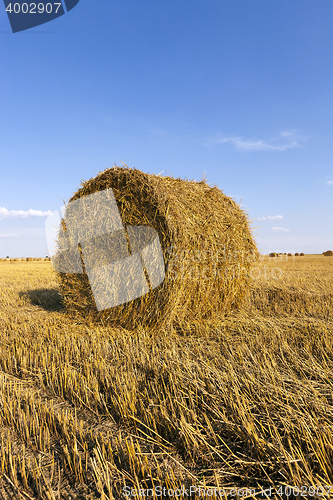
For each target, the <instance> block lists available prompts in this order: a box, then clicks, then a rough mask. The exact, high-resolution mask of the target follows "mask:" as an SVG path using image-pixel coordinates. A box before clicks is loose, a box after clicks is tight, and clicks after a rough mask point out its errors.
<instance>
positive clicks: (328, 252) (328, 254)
mask: <svg viewBox="0 0 333 500" xmlns="http://www.w3.org/2000/svg"><path fill="white" fill-rule="evenodd" d="M323 254H324V255H325V257H331V256H332V255H333V251H332V250H327V251H326V252H323Z"/></svg>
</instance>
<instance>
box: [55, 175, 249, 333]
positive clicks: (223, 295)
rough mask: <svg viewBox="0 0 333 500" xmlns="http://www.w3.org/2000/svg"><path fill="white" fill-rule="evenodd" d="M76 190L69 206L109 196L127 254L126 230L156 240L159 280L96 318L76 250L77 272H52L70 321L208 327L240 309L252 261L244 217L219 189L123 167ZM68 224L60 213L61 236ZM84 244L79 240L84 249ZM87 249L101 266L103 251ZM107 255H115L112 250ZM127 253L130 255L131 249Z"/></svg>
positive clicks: (102, 248) (98, 246)
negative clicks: (149, 233) (144, 230)
mask: <svg viewBox="0 0 333 500" xmlns="http://www.w3.org/2000/svg"><path fill="white" fill-rule="evenodd" d="M81 186H82V187H81V188H80V189H79V190H78V191H77V192H76V193H75V194H74V195H73V196H72V198H71V199H70V200H69V201H70V202H74V201H76V200H80V199H82V198H83V197H85V196H88V195H91V194H94V193H97V192H102V191H105V190H108V189H112V192H113V195H114V198H115V201H116V204H117V208H118V210H119V214H120V217H121V219H120V220H121V222H122V224H123V226H124V227H125V228H126V229H127V235H126V237H127V244H126V247H127V246H129V248H130V250H131V245H129V235H130V234H129V230H130V228H133V227H135V226H141V227H142V226H143V227H148V228H153V229H154V230H155V231H156V232H157V233H158V236H159V241H160V245H161V249H162V254H163V259H164V266H163V267H165V277H164V280H163V281H162V282H161V283H160V284H159V285H158V286H157V287H156V288H154V287H152V286H149V290H150V291H149V293H145V294H144V295H142V296H140V297H138V298H135V299H134V300H131V301H130V302H126V303H123V304H120V305H116V306H114V307H112V308H109V309H104V310H98V308H97V306H96V303H95V300H94V295H93V293H92V290H91V287H90V282H89V279H88V275H87V272H86V269H85V262H84V260H83V253H82V248H81V246H80V245H79V246H80V255H81V262H82V267H83V271H84V272H83V273H79V272H76V273H73V272H57V275H58V277H59V280H60V288H61V292H62V295H63V299H64V303H65V305H66V308H67V311H68V312H69V313H70V314H73V315H74V316H79V315H83V316H84V317H85V318H94V319H100V320H103V322H109V323H112V324H118V325H120V326H123V327H125V328H130V327H134V326H135V325H137V324H138V323H141V324H144V325H159V326H161V325H163V326H165V325H167V324H178V325H179V324H181V323H184V322H196V321H201V320H204V319H210V318H211V319H213V318H217V317H220V316H221V317H222V316H223V315H225V314H226V313H227V312H229V311H230V310H234V309H238V308H239V307H240V305H241V303H242V299H243V298H244V296H245V294H246V292H247V291H248V288H249V285H250V275H249V271H250V268H251V265H252V263H253V262H254V261H256V260H257V259H258V257H259V253H258V250H257V247H256V245H255V242H254V240H253V236H252V231H251V229H250V226H249V221H248V218H247V214H246V213H245V212H244V211H243V210H242V209H241V208H240V207H239V205H238V204H237V203H236V202H235V201H233V200H232V199H231V198H229V197H228V196H226V195H225V194H224V193H223V192H222V191H221V190H220V189H218V188H217V187H216V186H210V185H208V184H207V182H206V181H205V180H202V181H200V182H196V181H190V180H187V179H180V178H173V177H171V176H168V177H167V176H165V177H164V176H158V175H155V174H152V175H151V174H146V173H144V172H141V171H140V170H137V169H130V168H128V167H127V166H125V167H117V166H115V167H113V168H111V169H107V170H105V171H104V172H102V173H100V174H99V175H97V176H96V177H94V178H92V179H90V180H88V181H86V182H84V181H83V182H82V183H81ZM91 212H94V210H93V209H91ZM105 213H107V210H106V212H105ZM89 214H90V211H89ZM95 216H96V215H95ZM86 217H89V215H87V214H86ZM106 217H107V216H106ZM94 220H95V219H94V218H93V217H92V218H91V221H90V222H89V224H88V225H85V228H86V229H87V228H88V231H89V228H90V227H91V228H92V227H93V226H94ZM68 221H69V223H70V215H68V216H67V211H66V214H65V217H64V219H63V222H62V223H63V233H64V234H66V232H67V229H66V224H67V225H68ZM112 222H114V221H112ZM134 232H135V231H134ZM88 236H89V235H88ZM88 236H87V233H85V241H87V238H88ZM132 236H133V234H132ZM60 240H61V238H60V237H59V238H58V245H59V247H58V248H61V244H62V243H61V241H60ZM94 242H95V246H94V247H93V250H94V258H96V261H98V260H100V262H101V263H102V264H103V262H104V263H105V258H107V257H105V255H106V254H107V251H106V249H105V248H106V247H105V245H104V246H103V242H102V240H101V239H100V240H98V238H95V239H94ZM118 246H119V245H118ZM112 248H113V251H115V248H116V246H115V245H113V247H112ZM117 248H118V247H117ZM137 248H139V246H138V247H137ZM98 249H99V250H100V251H101V253H100V254H98V251H97V250H98ZM117 251H119V248H118V249H117ZM132 251H133V253H136V252H135V249H133V247H132ZM120 254H121V252H120V253H118V254H117V255H118V256H120ZM101 255H102V257H101ZM52 261H53V263H54V262H55V260H54V258H52ZM143 262H144V261H143ZM162 265H163V263H162ZM145 274H146V277H147V275H148V274H149V273H146V272H145ZM150 277H151V275H150V274H149V278H150ZM150 285H151V284H150ZM100 293H101V294H103V290H100Z"/></svg>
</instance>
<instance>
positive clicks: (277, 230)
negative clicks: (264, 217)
mask: <svg viewBox="0 0 333 500" xmlns="http://www.w3.org/2000/svg"><path fill="white" fill-rule="evenodd" d="M272 231H274V232H275V233H280V232H281V233H284V232H287V231H290V229H286V228H285V227H272Z"/></svg>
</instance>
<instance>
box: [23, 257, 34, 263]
mask: <svg viewBox="0 0 333 500" xmlns="http://www.w3.org/2000/svg"><path fill="white" fill-rule="evenodd" d="M25 260H26V261H27V262H31V261H32V260H33V258H32V257H27V258H26V259H25Z"/></svg>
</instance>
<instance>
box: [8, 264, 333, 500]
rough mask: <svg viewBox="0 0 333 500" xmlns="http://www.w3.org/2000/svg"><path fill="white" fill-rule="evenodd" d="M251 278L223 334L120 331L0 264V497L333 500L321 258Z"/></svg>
mask: <svg viewBox="0 0 333 500" xmlns="http://www.w3.org/2000/svg"><path fill="white" fill-rule="evenodd" d="M252 275H253V277H254V278H255V279H254V281H253V285H252V288H251V291H250V293H249V296H248V298H247V300H246V302H245V303H244V307H243V309H242V310H241V311H239V312H237V313H232V314H231V315H229V316H228V317H227V318H225V320H224V321H222V322H220V323H215V324H214V323H213V322H210V323H207V322H206V323H205V324H195V325H188V328H187V329H186V330H183V331H170V330H169V331H151V330H147V329H143V328H142V329H138V330H136V331H128V330H124V329H116V328H111V327H109V326H105V325H103V324H93V323H91V324H89V323H87V322H86V321H83V320H82V321H78V320H74V319H71V318H70V317H68V316H67V315H66V312H65V310H64V309H63V308H62V306H61V300H60V295H59V291H58V285H57V281H56V278H55V274H54V272H53V270H52V265H51V263H50V262H0V332H1V336H0V434H1V443H0V498H1V499H5V500H7V499H13V498H15V499H16V498H17V499H27V498H28V499H29V498H42V499H47V500H51V499H53V500H56V499H66V500H68V499H91V500H92V499H98V498H102V499H112V498H115V499H118V498H119V499H120V498H126V495H127V497H128V498H135V496H134V494H135V493H136V494H137V495H139V493H140V492H141V498H149V496H147V495H148V493H147V490H148V489H149V490H151V491H150V493H149V494H150V498H153V496H151V493H152V490H154V488H155V487H158V486H159V487H162V488H166V490H165V491H164V493H165V494H166V496H168V495H169V497H172V494H171V493H172V492H174V491H175V490H176V489H178V490H179V491H183V492H184V493H183V498H186V494H189V493H190V492H191V493H192V498H203V495H204V493H205V492H206V493H207V496H208V495H209V494H211V493H212V491H213V488H216V489H217V490H218V489H220V490H221V497H223V498H228V497H229V498H232V497H235V492H237V493H238V496H239V498H264V497H265V495H262V494H261V491H262V489H269V488H270V487H271V489H270V490H268V491H269V492H270V493H271V496H270V497H269V493H266V497H267V498H279V497H280V498H282V497H284V498H286V497H289V498H296V497H298V498H301V497H303V498H304V496H307V497H312V498H319V497H321V498H323V496H326V497H333V488H332V493H330V486H333V397H332V396H333V381H332V368H333V355H332V354H333V257H324V256H321V255H317V256H305V257H296V258H295V257H288V258H287V259H286V257H285V256H284V257H282V256H280V257H276V258H268V257H265V258H262V259H261V262H260V263H259V264H258V265H257V268H256V269H254V271H253V273H252ZM182 487H183V488H185V489H183V490H181V488H182ZM190 487H192V490H190ZM288 487H291V488H293V487H294V490H293V491H292V489H291V490H290V489H288ZM195 488H197V490H196V491H195ZM199 488H200V490H199ZM250 488H252V491H250ZM297 488H299V490H297ZM302 488H303V489H302ZM167 490H170V493H169V494H168V493H167ZM217 490H216V491H217ZM158 491H160V490H158ZM128 494H130V496H128ZM223 494H224V496H223ZM162 496H163V495H162ZM137 497H138V496H137ZM137 497H136V498H137ZM155 498H161V496H158V495H157V493H156V490H155ZM210 498H212V496H210ZM213 498H214V496H213Z"/></svg>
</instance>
